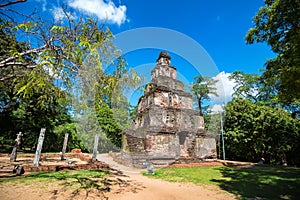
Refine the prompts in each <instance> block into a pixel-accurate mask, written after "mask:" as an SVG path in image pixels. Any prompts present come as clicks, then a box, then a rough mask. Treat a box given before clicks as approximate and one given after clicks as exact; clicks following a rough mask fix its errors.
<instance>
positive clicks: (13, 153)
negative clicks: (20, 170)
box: [10, 132, 23, 162]
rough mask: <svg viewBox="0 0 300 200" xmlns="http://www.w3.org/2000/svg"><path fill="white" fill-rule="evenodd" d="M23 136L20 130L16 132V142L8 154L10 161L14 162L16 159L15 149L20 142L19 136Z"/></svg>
mask: <svg viewBox="0 0 300 200" xmlns="http://www.w3.org/2000/svg"><path fill="white" fill-rule="evenodd" d="M22 136H23V134H22V132H19V133H18V134H17V138H16V140H15V141H16V143H15V145H14V148H13V150H12V152H11V155H10V161H12V162H15V161H16V160H17V150H18V146H20V144H21V137H22Z"/></svg>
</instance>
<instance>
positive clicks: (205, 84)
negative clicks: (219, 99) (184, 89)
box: [192, 75, 218, 116]
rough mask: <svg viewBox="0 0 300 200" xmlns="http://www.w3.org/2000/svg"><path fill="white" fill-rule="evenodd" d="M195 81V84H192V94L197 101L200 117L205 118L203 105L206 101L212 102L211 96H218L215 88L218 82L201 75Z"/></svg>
mask: <svg viewBox="0 0 300 200" xmlns="http://www.w3.org/2000/svg"><path fill="white" fill-rule="evenodd" d="M194 79H195V82H194V83H193V84H192V93H193V94H194V97H195V98H196V100H197V104H198V108H199V112H200V116H203V103H204V101H205V100H210V97H209V94H210V95H215V96H218V94H217V92H216V88H215V83H216V82H217V80H214V79H212V78H209V77H203V76H201V75H199V76H196V77H195V78H194Z"/></svg>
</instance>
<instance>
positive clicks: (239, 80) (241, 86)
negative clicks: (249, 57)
mask: <svg viewBox="0 0 300 200" xmlns="http://www.w3.org/2000/svg"><path fill="white" fill-rule="evenodd" d="M229 79H230V80H234V82H235V86H234V88H233V89H234V94H233V96H234V97H237V98H244V99H249V100H251V101H253V102H258V101H260V100H261V99H262V95H263V94H262V92H263V90H262V84H261V82H260V76H259V75H257V74H246V73H244V72H242V71H235V72H232V73H231V75H230V76H229Z"/></svg>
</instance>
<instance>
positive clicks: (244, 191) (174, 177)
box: [148, 166, 300, 200]
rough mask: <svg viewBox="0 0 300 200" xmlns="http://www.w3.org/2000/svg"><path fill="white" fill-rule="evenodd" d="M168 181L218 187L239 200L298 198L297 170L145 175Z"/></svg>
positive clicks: (184, 170)
mask: <svg viewBox="0 0 300 200" xmlns="http://www.w3.org/2000/svg"><path fill="white" fill-rule="evenodd" d="M148 176H151V177H154V178H160V179H163V180H167V181H170V182H191V183H195V184H202V185H203V184H204V185H209V184H212V185H218V186H219V187H220V188H222V189H223V190H226V191H228V192H230V193H233V194H235V195H237V196H238V197H239V198H240V199H248V198H255V197H260V198H263V199H272V200H273V199H300V168H289V167H270V166H249V167H228V166H214V167H195V168H161V169H157V170H156V171H155V175H153V176H152V175H148Z"/></svg>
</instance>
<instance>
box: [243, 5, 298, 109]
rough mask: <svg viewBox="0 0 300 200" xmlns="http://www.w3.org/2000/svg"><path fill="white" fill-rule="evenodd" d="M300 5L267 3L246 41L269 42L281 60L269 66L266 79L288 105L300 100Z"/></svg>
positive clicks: (268, 63)
mask: <svg viewBox="0 0 300 200" xmlns="http://www.w3.org/2000/svg"><path fill="white" fill-rule="evenodd" d="M299 22H300V1H299V0H265V5H264V6H262V7H261V8H260V9H259V11H258V13H257V14H256V16H255V17H254V25H255V26H254V27H253V28H251V29H250V30H249V31H248V33H247V35H246V40H247V42H248V43H250V44H252V43H254V42H267V43H268V45H270V46H271V48H272V50H273V51H274V52H275V53H276V54H277V57H276V58H274V59H271V60H268V61H267V62H266V70H265V72H264V74H263V79H265V80H266V84H267V85H270V86H275V88H276V89H277V90H278V94H279V97H280V100H281V101H283V102H286V103H292V102H294V101H299V99H300V92H299V91H300V79H299V77H300V43H299V41H300V23H299Z"/></svg>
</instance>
